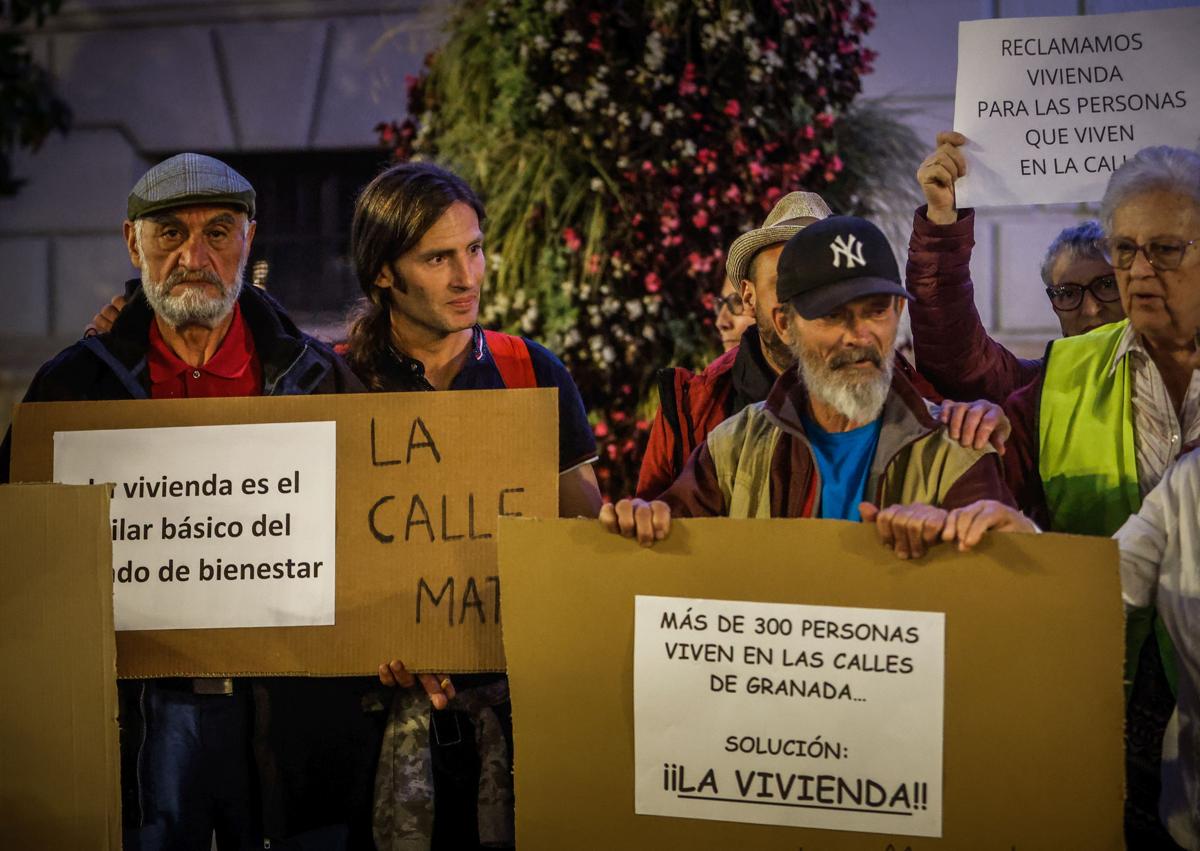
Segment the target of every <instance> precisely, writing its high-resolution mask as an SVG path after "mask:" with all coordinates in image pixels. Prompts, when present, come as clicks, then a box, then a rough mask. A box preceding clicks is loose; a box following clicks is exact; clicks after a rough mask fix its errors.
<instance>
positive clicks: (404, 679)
mask: <svg viewBox="0 0 1200 851" xmlns="http://www.w3.org/2000/svg"><path fill="white" fill-rule="evenodd" d="M418 680H419V681H420V683H421V687H422V688H423V689H425V693H426V694H427V695H429V702H430V703H432V704H433V708H434V709H445V708H446V707H447V706H449V705H450V701H451V700H452V699H453V698H454V695H455V691H454V683H452V682H450V678H449V677H448V676H446V675H445V674H413V673H412V672H411V671H409V670H408V669H407V668H405V667H404V663H403V662H401V661H400V660H399V659H393V660H392V661H391V662H385V663H383V664H382V665H380V666H379V681H380V682H381V683H383V684H384V685H385V686H399V687H400V688H412V687H413V686H414V685H416V684H417V681H418Z"/></svg>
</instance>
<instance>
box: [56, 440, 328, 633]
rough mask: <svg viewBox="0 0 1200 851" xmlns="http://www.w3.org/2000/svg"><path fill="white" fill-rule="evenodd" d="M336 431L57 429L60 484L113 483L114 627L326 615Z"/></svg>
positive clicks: (305, 621) (268, 622)
mask: <svg viewBox="0 0 1200 851" xmlns="http://www.w3.org/2000/svg"><path fill="white" fill-rule="evenodd" d="M336 426H337V424H336V423H328V422H326V423H319V422H318V423H271V424H264V425H230V426H192V427H190V428H144V429H116V430H97V431H67V432H58V433H57V434H55V435H54V480H55V481H56V482H63V483H67V484H90V483H92V482H113V483H114V484H115V485H116V487H115V488H114V489H113V502H112V520H111V534H112V547H113V582H114V583H115V584H114V588H113V598H114V599H113V608H114V611H115V616H116V626H117V630H118V631H121V630H134V629H197V628H205V627H237V626H305V625H309V624H331V623H333V616H334V605H333V595H334V576H335V570H336V560H335V558H334V533H335V531H336V519H337V515H336V509H335V504H334V500H335V486H336V452H337V446H336V442H337V428H336ZM183 448H185V449H186V451H181V449H183Z"/></svg>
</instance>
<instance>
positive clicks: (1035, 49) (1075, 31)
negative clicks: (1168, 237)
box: [954, 8, 1200, 207]
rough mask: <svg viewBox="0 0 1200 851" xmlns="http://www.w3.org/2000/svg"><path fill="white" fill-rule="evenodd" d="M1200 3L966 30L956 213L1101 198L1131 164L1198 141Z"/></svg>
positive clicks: (962, 28) (961, 48)
mask: <svg viewBox="0 0 1200 851" xmlns="http://www.w3.org/2000/svg"><path fill="white" fill-rule="evenodd" d="M1198 44H1200V8H1190V9H1166V10H1162V11H1157V12H1130V13H1125V14H1116V15H1080V16H1071V17H1061V18H1000V19H996V20H988V21H964V22H962V23H960V24H959V25H958V86H957V91H956V93H955V98H954V129H955V130H958V131H959V132H960V133H962V134H964V135H965V136H966V137H967V139H968V145H967V149H966V151H967V175H966V177H964V178H962V179H960V180H959V181H958V183H957V185H956V193H957V194H956V198H957V203H958V206H959V207H992V206H1005V205H1012V204H1060V203H1075V202H1080V201H1083V202H1095V201H1099V200H1100V198H1101V197H1102V196H1103V195H1104V189H1105V186H1107V184H1108V179H1109V177H1110V176H1111V175H1112V173H1113V171H1115V170H1116V169H1117V168H1118V167H1119V166H1120V165H1121V163H1123V162H1125V160H1126V158H1127V157H1131V156H1133V154H1135V153H1136V152H1137V151H1139V150H1141V149H1142V148H1145V147H1147V146H1150V145H1174V146H1177V147H1183V148H1193V149H1194V148H1195V147H1196V144H1197V140H1198V139H1200V135H1198V134H1200V61H1198V60H1197V56H1196V50H1197V45H1198Z"/></svg>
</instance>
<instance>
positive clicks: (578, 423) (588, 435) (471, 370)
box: [378, 325, 596, 472]
mask: <svg viewBox="0 0 1200 851" xmlns="http://www.w3.org/2000/svg"><path fill="white" fill-rule="evenodd" d="M525 346H526V347H527V348H528V349H529V359H530V360H531V361H532V363H533V375H534V378H536V379H537V386H538V387H556V388H558V469H559V471H560V472H566V471H567V470H571V469H573V468H575V467H578V466H579V465H580V464H585V463H588V462H590V461H594V460H595V459H596V438H595V436H594V435H593V434H592V427H591V425H589V424H588V419H587V411H586V410H584V407H583V399H582V398H580V396H579V388H577V387H576V386H575V382H574V381H573V380H572V379H571V376H570V374H569V373H568V372H567V368H566V367H565V366H563V365H562V361H560V360H559V359H558V358H557V357H555V356H554V355H553V354H551V353H550V351H549V350H548V349H547V348H546V347H545V346H542V345H539V344H538V343H535V342H533V341H532V340H525ZM388 352H389V357H387V358H385V360H384V362H383V363H381V364H379V365H378V366H379V372H380V374H381V375H383V376H384V378H385V380H386V387H385V388H384V389H386V390H389V391H393V392H408V391H414V390H433V389H434V387H433V385H432V384H430V383H429V380H428V379H427V378H426V377H425V365H424V364H422V363H421V362H420V361H419V360H416V359H415V358H410V357H408V356H407V355H404V354H401V353H400V352H398V351H396V350H395V349H394V348H389V349H388ZM450 389H451V390H503V389H504V379H503V378H502V377H501V375H500V369H499V368H498V367H497V366H496V361H495V359H494V358H493V357H492V353H491V351H490V350H489V349H488V345H487V338H486V337H485V336H484V334H483V329H482V328H480V327H479V326H478V325H476V326H475V328H474V330H473V333H472V338H471V353H470V354H469V355H468V356H467V360H466V362H465V363H464V364H463V367H462V369H461V370H459V373H458V375H456V376H454V380H453V381H452V382H450Z"/></svg>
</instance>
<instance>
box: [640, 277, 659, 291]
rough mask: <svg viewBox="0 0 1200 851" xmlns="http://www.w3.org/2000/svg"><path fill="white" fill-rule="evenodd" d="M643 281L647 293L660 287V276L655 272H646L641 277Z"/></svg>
mask: <svg viewBox="0 0 1200 851" xmlns="http://www.w3.org/2000/svg"><path fill="white" fill-rule="evenodd" d="M643 283H644V284H645V285H646V292H648V293H656V292H658V291H659V290H660V289H662V278H660V277H659V276H658V274H657V273H656V272H648V273H647V274H646V277H645V278H644V279H643Z"/></svg>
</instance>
